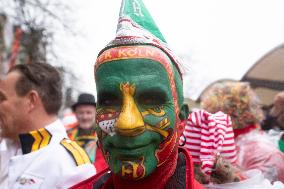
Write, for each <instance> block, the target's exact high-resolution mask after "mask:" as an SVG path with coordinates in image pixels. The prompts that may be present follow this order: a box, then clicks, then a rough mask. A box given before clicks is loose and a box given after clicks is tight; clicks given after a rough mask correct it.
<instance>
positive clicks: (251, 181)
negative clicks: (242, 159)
mask: <svg viewBox="0 0 284 189" xmlns="http://www.w3.org/2000/svg"><path fill="white" fill-rule="evenodd" d="M244 175H245V176H247V177H248V178H247V179H246V180H243V181H240V182H233V183H227V184H209V185H204V186H205V188H206V189H284V184H283V183H282V182H280V181H277V182H274V183H273V184H271V183H270V181H269V180H267V179H265V178H264V176H263V175H262V173H261V171H260V170H257V169H254V170H249V171H247V172H245V173H244Z"/></svg>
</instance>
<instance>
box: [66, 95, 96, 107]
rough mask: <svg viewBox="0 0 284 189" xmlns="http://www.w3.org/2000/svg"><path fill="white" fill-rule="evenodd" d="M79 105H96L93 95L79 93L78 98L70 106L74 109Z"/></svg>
mask: <svg viewBox="0 0 284 189" xmlns="http://www.w3.org/2000/svg"><path fill="white" fill-rule="evenodd" d="M79 105H93V106H96V100H95V97H94V95H92V94H89V93H82V94H80V95H79V97H78V100H77V102H76V103H75V104H73V105H72V106H71V108H72V110H73V111H75V109H76V107H77V106H79Z"/></svg>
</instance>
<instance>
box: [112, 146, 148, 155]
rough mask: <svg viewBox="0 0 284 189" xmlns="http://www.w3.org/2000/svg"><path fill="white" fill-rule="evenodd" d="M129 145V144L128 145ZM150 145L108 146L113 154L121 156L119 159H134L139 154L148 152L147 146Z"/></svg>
mask: <svg viewBox="0 0 284 189" xmlns="http://www.w3.org/2000/svg"><path fill="white" fill-rule="evenodd" d="M130 144H131V143H130ZM150 144H151V143H147V144H136V145H133V144H131V145H127V146H126V145H125V146H120V145H113V144H110V146H109V147H110V149H111V151H113V152H116V153H118V154H120V155H121V157H124V156H125V157H132V156H133V157H136V156H137V155H139V154H144V152H145V151H147V150H148V148H149V146H150Z"/></svg>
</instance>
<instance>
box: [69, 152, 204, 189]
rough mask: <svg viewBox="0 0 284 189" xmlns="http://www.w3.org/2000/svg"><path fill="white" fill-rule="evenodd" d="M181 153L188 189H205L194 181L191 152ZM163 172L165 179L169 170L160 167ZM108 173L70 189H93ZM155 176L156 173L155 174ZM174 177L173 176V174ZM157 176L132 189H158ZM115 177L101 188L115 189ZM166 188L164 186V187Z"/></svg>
mask: <svg viewBox="0 0 284 189" xmlns="http://www.w3.org/2000/svg"><path fill="white" fill-rule="evenodd" d="M179 152H182V153H183V154H184V155H185V159H186V189H205V188H204V186H202V185H201V184H200V183H198V182H197V181H196V180H195V179H194V172H193V171H194V168H193V161H192V158H191V156H190V154H189V152H188V151H187V150H186V149H184V148H179ZM173 154H175V156H174V157H172V159H173V160H174V161H175V162H176V161H177V153H173ZM172 167H176V165H175V166H172ZM160 168H161V170H159V171H158V172H159V174H160V176H162V177H164V176H165V174H166V173H167V170H166V169H164V168H162V167H160ZM107 171H108V169H105V170H103V171H102V172H100V173H99V174H97V175H95V176H93V177H91V178H89V179H87V180H85V181H83V182H81V183H78V184H77V185H75V186H73V187H71V188H70V189H93V185H94V183H96V182H97V181H98V180H99V178H100V177H101V176H102V175H103V174H105V173H106V172H107ZM153 174H154V173H153ZM171 175H172V174H171ZM153 176H154V177H155V175H151V176H150V177H149V178H151V177H152V178H151V182H152V183H151V182H150V183H147V185H143V187H142V186H140V183H139V182H137V181H135V182H134V184H135V185H132V186H131V189H132V188H133V189H134V188H135V189H138V188H144V189H147V188H148V189H150V188H155V189H158V188H156V186H155V184H157V183H159V182H160V181H161V180H157V179H158V178H154V177H153ZM115 180H116V179H115V177H113V176H110V178H109V179H108V180H107V181H106V183H105V184H104V186H103V187H102V188H101V189H113V185H114V181H115ZM116 184H117V183H115V189H117V188H119V187H117V185H116ZM152 184H153V185H152ZM163 187H164V186H163ZM124 189H127V188H124Z"/></svg>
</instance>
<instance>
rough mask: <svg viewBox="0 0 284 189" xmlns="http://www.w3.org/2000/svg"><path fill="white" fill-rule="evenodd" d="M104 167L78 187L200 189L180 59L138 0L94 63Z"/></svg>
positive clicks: (128, 2) (126, 0)
mask: <svg viewBox="0 0 284 189" xmlns="http://www.w3.org/2000/svg"><path fill="white" fill-rule="evenodd" d="M95 80H96V87H97V93H98V94H97V97H98V103H97V117H96V124H97V126H98V128H99V129H98V131H97V134H98V137H99V145H100V146H101V149H102V151H103V154H104V157H105V159H106V160H107V162H108V164H109V167H110V171H108V170H105V171H103V172H101V173H99V174H98V175H95V176H94V177H91V178H90V179H88V180H85V181H84V182H82V183H79V184H77V185H76V186H73V187H72V188H73V189H75V188H95V189H122V188H123V189H133V188H135V189H140V188H141V189H142V188H144V189H145V188H147V189H150V188H152V189H163V188H175V189H179V188H182V189H200V188H203V187H202V186H201V185H200V184H199V183H198V182H197V181H195V180H194V174H193V166H192V160H191V156H190V155H189V154H188V152H187V151H186V150H184V149H182V148H178V139H179V136H180V134H181V132H182V130H183V128H182V124H181V123H182V120H183V119H185V118H186V116H184V114H183V113H182V112H183V111H182V110H183V108H182V107H183V91H182V77H181V73H180V70H179V67H178V61H177V59H176V57H174V56H173V54H172V52H171V51H170V49H168V47H167V45H166V42H165V40H164V38H163V36H162V34H161V33H160V31H159V30H158V28H157V27H156V25H155V24H154V21H153V20H152V18H151V16H150V14H149V12H148V11H147V10H146V8H145V6H144V4H143V3H142V1H140V0H123V1H122V6H121V11H120V18H119V23H118V28H117V35H116V38H115V39H114V40H113V41H111V42H110V43H109V44H108V45H107V47H106V48H104V49H103V50H102V51H101V52H100V53H99V56H98V58H97V61H96V64H95Z"/></svg>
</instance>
